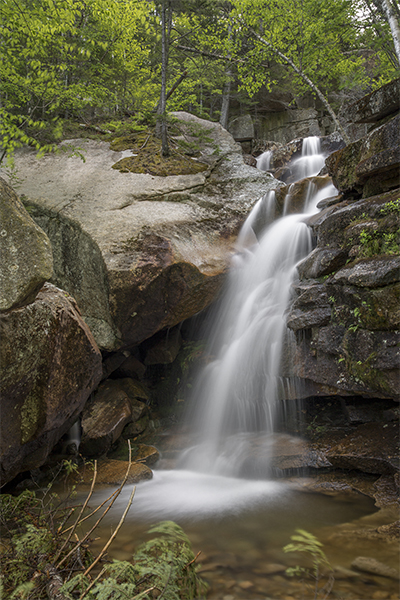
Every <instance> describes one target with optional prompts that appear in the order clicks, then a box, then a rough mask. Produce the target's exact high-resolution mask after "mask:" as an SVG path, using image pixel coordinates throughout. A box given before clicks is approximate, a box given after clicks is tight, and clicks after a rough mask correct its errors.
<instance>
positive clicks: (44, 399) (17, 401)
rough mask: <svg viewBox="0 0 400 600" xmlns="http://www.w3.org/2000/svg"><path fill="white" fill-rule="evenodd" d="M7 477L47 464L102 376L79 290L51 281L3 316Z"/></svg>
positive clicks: (3, 434) (0, 320) (3, 453)
mask: <svg viewBox="0 0 400 600" xmlns="http://www.w3.org/2000/svg"><path fill="white" fill-rule="evenodd" d="M0 327H1V342H2V343H1V349H0V363H1V371H2V377H1V417H2V418H1V471H0V475H1V484H2V485H3V484H4V483H6V482H8V481H10V480H11V479H12V478H13V477H15V476H16V475H17V474H18V473H20V472H21V471H22V470H30V469H33V468H36V467H39V466H40V465H42V464H43V463H44V461H45V459H46V458H47V456H48V454H49V453H50V451H51V449H52V448H53V446H54V445H55V444H56V442H58V440H59V439H60V438H61V437H62V435H63V434H64V433H66V432H67V431H68V429H69V428H70V426H71V425H72V423H73V422H74V421H75V420H76V418H77V416H78V415H79V413H80V412H81V411H82V409H83V407H84V404H85V402H86V400H87V398H88V397H89V395H90V393H91V392H92V391H93V389H94V388H95V387H96V386H97V384H98V382H99V381H100V378H101V374H102V368H101V354H100V352H99V350H98V348H97V346H96V343H95V341H94V339H93V336H92V334H91V332H90V331H89V329H88V327H87V325H86V324H85V323H84V321H83V320H82V317H81V315H80V313H79V310H78V308H77V305H76V303H75V301H74V300H73V298H71V296H69V294H67V293H66V292H63V291H62V290H59V289H58V288H56V287H55V286H53V285H51V284H49V283H46V284H45V285H44V286H43V288H42V289H41V291H40V292H39V293H38V295H37V296H36V298H35V300H34V301H33V302H32V303H30V304H28V305H26V306H23V307H21V308H17V309H14V310H10V311H7V312H6V313H3V314H2V315H1V316H0Z"/></svg>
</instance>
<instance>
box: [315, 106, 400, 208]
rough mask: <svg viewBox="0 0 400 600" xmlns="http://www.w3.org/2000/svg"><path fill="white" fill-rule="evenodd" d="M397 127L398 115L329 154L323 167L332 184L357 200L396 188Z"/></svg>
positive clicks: (399, 163)
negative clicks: (326, 170) (325, 168)
mask: <svg viewBox="0 0 400 600" xmlns="http://www.w3.org/2000/svg"><path fill="white" fill-rule="evenodd" d="M399 128H400V115H398V116H396V117H394V118H393V119H391V120H390V121H389V122H388V123H385V124H384V125H381V126H380V127H378V128H377V129H375V130H374V131H372V133H370V134H369V135H367V136H366V137H364V138H361V139H360V140H358V141H356V142H353V143H352V144H349V145H348V146H346V147H345V148H343V149H342V150H338V151H337V152H334V153H333V154H331V155H330V156H329V157H328V158H327V159H326V166H327V168H328V172H329V175H331V177H332V180H333V183H334V185H335V186H336V187H337V188H338V189H340V191H342V192H345V193H347V194H353V195H354V196H355V197H358V198H359V197H363V198H368V197H369V196H373V195H376V194H379V193H382V192H386V191H388V190H391V189H393V188H396V187H398V185H399V167H400V148H399Z"/></svg>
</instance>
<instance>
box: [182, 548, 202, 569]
mask: <svg viewBox="0 0 400 600" xmlns="http://www.w3.org/2000/svg"><path fill="white" fill-rule="evenodd" d="M200 554H201V550H199V551H198V553H197V554H196V556H195V557H194V559H193V560H191V561H190V562H188V564H187V565H185V566H184V567H183V568H184V569H187V568H188V567H190V565H192V564H193V563H194V562H196V560H197V559H198V558H199V556H200Z"/></svg>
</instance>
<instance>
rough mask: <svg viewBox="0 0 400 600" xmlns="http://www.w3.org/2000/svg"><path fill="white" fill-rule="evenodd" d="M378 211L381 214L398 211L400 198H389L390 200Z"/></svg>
mask: <svg viewBox="0 0 400 600" xmlns="http://www.w3.org/2000/svg"><path fill="white" fill-rule="evenodd" d="M379 212H380V213H381V215H383V216H386V215H392V214H396V213H397V214H398V213H400V198H397V200H391V201H390V202H387V203H386V204H385V206H384V207H383V208H381V210H380V211H379Z"/></svg>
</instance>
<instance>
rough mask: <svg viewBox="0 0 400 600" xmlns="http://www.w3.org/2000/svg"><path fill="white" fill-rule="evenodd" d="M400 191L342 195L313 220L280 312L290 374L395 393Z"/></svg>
mask: <svg viewBox="0 0 400 600" xmlns="http://www.w3.org/2000/svg"><path fill="white" fill-rule="evenodd" d="M399 196H400V190H395V191H394V192H389V193H386V194H382V195H380V196H376V197H373V198H369V199H366V200H359V201H358V202H349V201H344V202H342V203H339V204H337V205H335V206H332V207H329V208H327V209H325V210H324V211H322V213H320V214H319V215H316V216H315V217H313V218H312V220H311V221H312V226H313V228H314V231H315V233H316V235H317V238H318V242H317V247H316V248H315V250H314V251H313V252H312V253H311V254H310V255H309V256H308V257H307V258H306V259H305V260H304V261H303V262H302V263H300V264H299V266H298V273H299V278H300V279H299V281H298V282H296V283H295V284H294V286H293V291H294V298H293V302H292V304H291V308H290V311H289V313H288V317H287V324H288V326H289V327H290V328H291V329H292V330H293V331H295V332H296V340H297V341H296V349H295V362H294V372H295V374H296V375H297V376H299V377H301V378H303V379H306V380H310V381H313V382H317V383H318V384H319V385H320V386H322V387H324V386H327V388H328V387H329V388H330V389H331V390H332V389H335V388H336V389H337V390H338V392H337V393H340V392H346V393H360V394H367V395H369V396H373V395H374V394H377V395H378V396H380V397H388V398H398V397H399V393H400V392H399V370H398V368H399V364H400V355H399V337H398V333H397V332H398V330H399V328H400V308H399V307H400V303H399V301H400V297H399V294H400V282H399V279H400V262H399V256H398V241H397V240H398V234H397V232H398V230H399V226H400V206H399V205H398V202H397V199H398V198H399ZM327 388H326V389H327Z"/></svg>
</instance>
